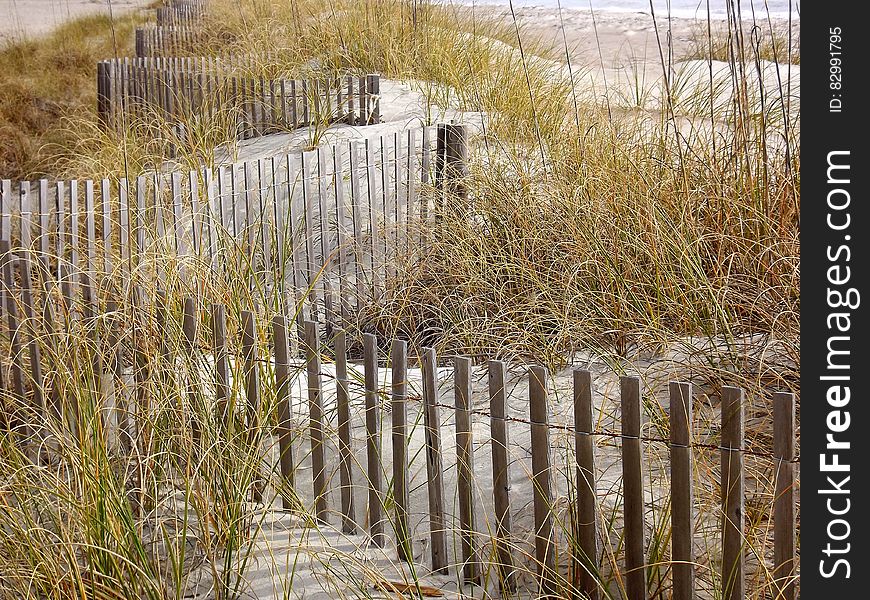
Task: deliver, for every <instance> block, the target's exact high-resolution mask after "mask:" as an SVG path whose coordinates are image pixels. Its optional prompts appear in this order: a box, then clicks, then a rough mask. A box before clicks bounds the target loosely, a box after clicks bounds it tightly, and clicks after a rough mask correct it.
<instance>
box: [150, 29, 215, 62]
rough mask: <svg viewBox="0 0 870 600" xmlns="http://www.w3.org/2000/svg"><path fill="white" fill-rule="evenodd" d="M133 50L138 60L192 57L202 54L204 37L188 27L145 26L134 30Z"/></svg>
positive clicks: (201, 33)
mask: <svg viewBox="0 0 870 600" xmlns="http://www.w3.org/2000/svg"><path fill="white" fill-rule="evenodd" d="M134 35H135V50H136V56H137V57H138V58H144V57H148V56H151V57H157V56H192V55H194V54H196V53H197V52H202V48H203V46H204V44H205V43H206V41H207V40H206V36H205V33H203V31H202V30H201V29H199V28H197V27H193V26H189V25H171V26H170V25H167V26H163V25H145V26H143V27H137V28H136V30H135V34H134Z"/></svg>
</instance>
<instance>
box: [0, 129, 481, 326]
mask: <svg viewBox="0 0 870 600" xmlns="http://www.w3.org/2000/svg"><path fill="white" fill-rule="evenodd" d="M445 132H446V133H445ZM457 140H461V141H457ZM464 140H465V127H464V126H462V125H438V126H436V127H424V128H419V129H410V130H404V131H401V132H394V133H393V134H392V135H387V136H379V137H374V138H370V139H366V140H353V141H349V142H343V143H340V144H336V145H331V146H321V147H319V148H317V149H316V150H313V151H306V152H299V153H290V154H284V155H281V156H273V157H268V158H261V159H258V160H253V161H249V162H245V163H237V164H231V165H225V166H221V167H219V168H217V169H216V170H213V169H210V168H205V169H202V170H200V171H191V172H186V173H182V172H172V173H147V174H142V175H139V176H134V177H131V178H129V179H127V178H122V179H120V180H118V181H114V180H109V179H103V180H99V181H94V180H86V181H78V180H69V181H56V182H49V181H47V180H40V181H38V182H26V181H25V182H12V181H9V180H4V181H2V182H0V239H5V240H8V241H10V243H11V244H12V247H13V248H20V249H28V250H31V251H34V252H39V253H40V256H41V257H42V258H41V259H40V260H43V261H45V262H46V263H47V264H48V265H49V268H50V270H51V271H52V272H53V273H55V274H57V275H58V276H60V273H61V272H62V271H63V270H66V272H67V273H68V276H69V277H72V278H73V279H74V280H75V281H79V280H81V279H91V280H102V279H105V278H114V279H116V280H118V281H120V282H121V283H119V287H123V288H128V287H129V286H130V285H136V284H139V285H145V286H150V285H156V286H165V285H166V281H167V279H168V278H175V277H176V276H177V270H178V269H184V270H186V272H187V273H188V275H187V277H186V279H185V281H186V284H185V285H190V286H194V287H195V286H200V287H201V286H202V285H206V283H205V281H206V280H214V279H215V278H223V279H226V278H231V277H238V276H242V275H244V277H245V278H246V280H247V282H246V286H242V288H240V289H239V290H237V292H238V293H240V294H245V295H246V296H247V297H249V298H250V299H251V301H252V302H259V303H264V302H265V303H274V302H276V301H277V300H276V299H277V298H287V297H290V296H293V297H296V298H297V299H301V298H305V297H307V298H308V299H309V301H308V304H309V309H307V310H310V311H311V314H312V315H315V314H323V315H324V316H323V317H322V319H324V320H326V321H329V322H330V323H334V324H339V323H340V322H341V321H342V320H343V319H345V318H347V316H348V315H349V313H351V312H352V311H354V310H355V309H357V308H359V307H362V306H364V305H366V304H367V303H369V302H370V301H371V300H372V299H376V298H378V297H379V296H380V295H381V294H382V293H383V291H384V290H385V289H386V287H387V285H388V284H389V282H390V281H392V279H393V278H394V277H395V273H396V263H397V262H399V261H412V260H416V259H417V258H419V256H420V255H421V252H422V250H423V249H424V248H425V245H426V239H427V238H426V236H427V235H430V232H431V230H432V228H433V226H434V224H435V221H436V218H437V215H438V214H439V210H440V207H441V206H442V204H443V202H444V198H445V197H446V194H447V193H455V192H456V190H455V188H457V187H458V186H459V184H458V183H457V182H458V181H459V178H460V177H462V176H463V173H464V169H465V168H464V167H461V166H456V164H455V163H456V160H458V159H457V156H461V155H462V152H458V153H457V152H455V151H453V150H451V149H455V148H456V147H459V146H461V145H462V144H463V143H465V141H464ZM158 256H159V257H163V258H161V259H160V260H157V259H156V258H155V257H158ZM167 256H171V257H173V262H171V263H168V262H167V261H166V258H165V257H167ZM196 278H199V279H196ZM200 280H201V281H200ZM194 287H191V288H190V289H191V291H193V289H194ZM336 297H338V298H340V301H336V300H335V298H336Z"/></svg>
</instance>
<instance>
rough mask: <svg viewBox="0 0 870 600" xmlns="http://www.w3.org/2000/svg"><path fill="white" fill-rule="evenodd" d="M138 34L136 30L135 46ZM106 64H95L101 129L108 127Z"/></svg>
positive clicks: (104, 62) (98, 115)
mask: <svg viewBox="0 0 870 600" xmlns="http://www.w3.org/2000/svg"><path fill="white" fill-rule="evenodd" d="M139 33H140V30H138V29H137V30H136V46H137V48H138V46H139ZM108 66H109V65H108V63H107V62H106V61H104V60H101V61H100V62H98V63H97V118H98V119H99V121H100V123H101V124H102V125H103V127H106V128H108V126H109V102H110V99H109V82H108V74H109V70H108Z"/></svg>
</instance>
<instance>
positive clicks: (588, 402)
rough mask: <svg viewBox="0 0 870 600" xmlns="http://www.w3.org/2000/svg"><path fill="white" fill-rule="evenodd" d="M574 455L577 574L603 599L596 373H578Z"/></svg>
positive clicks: (582, 586) (583, 588) (583, 586)
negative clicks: (595, 424) (594, 407)
mask: <svg viewBox="0 0 870 600" xmlns="http://www.w3.org/2000/svg"><path fill="white" fill-rule="evenodd" d="M573 377H574V432H575V433H574V451H575V454H576V456H577V474H576V478H577V479H576V484H575V485H576V488H577V498H576V500H575V501H576V502H577V510H576V517H575V521H576V526H577V538H578V542H579V543H577V544H575V553H574V557H573V559H574V570H575V571H574V572H575V577H576V579H577V583H578V584H579V591H580V592H582V593H584V594H586V596H587V597H588V598H589V600H598V599H599V598H600V597H601V591H600V589H599V584H598V578H597V577H596V573H597V572H598V528H597V519H598V515H597V511H596V507H597V506H598V498H597V495H596V484H595V442H594V440H593V438H592V424H593V421H592V373H590V372H589V371H584V370H581V369H576V370H575V371H574V376H573Z"/></svg>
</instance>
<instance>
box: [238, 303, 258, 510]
mask: <svg viewBox="0 0 870 600" xmlns="http://www.w3.org/2000/svg"><path fill="white" fill-rule="evenodd" d="M242 353H243V355H244V362H245V396H246V398H247V404H248V406H247V409H248V444H249V445H250V446H252V447H253V446H258V448H257V450H258V452H257V454H259V443H260V415H259V412H260V368H259V365H258V364H257V330H256V325H255V322H254V313H252V312H251V311H248V310H243V311H242ZM257 460H259V458H258V459H257ZM251 487H252V497H253V500H254V502H262V501H263V490H262V484H261V482H260V469H259V466H258V467H257V468H256V469H255V471H254V476H253V481H252V482H251Z"/></svg>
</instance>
